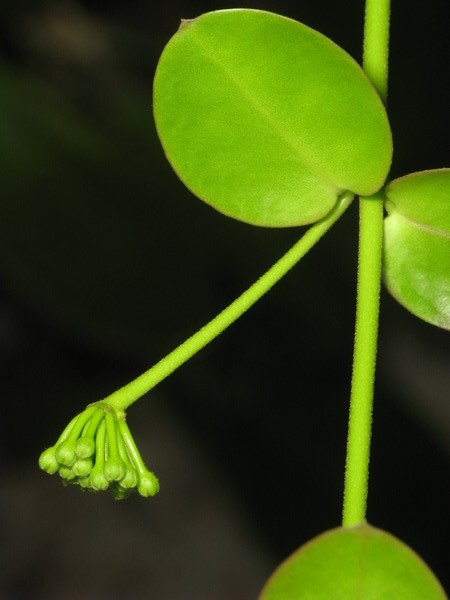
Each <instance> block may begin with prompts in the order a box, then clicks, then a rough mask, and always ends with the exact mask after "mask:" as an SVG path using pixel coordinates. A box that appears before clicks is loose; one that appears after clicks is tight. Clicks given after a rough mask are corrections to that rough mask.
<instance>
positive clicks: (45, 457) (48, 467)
mask: <svg viewBox="0 0 450 600" xmlns="http://www.w3.org/2000/svg"><path fill="white" fill-rule="evenodd" d="M39 466H40V468H41V469H42V470H43V471H45V472H46V473H48V474H49V475H53V474H54V473H56V472H57V470H58V469H59V463H58V461H57V460H56V456H55V448H53V447H52V448H47V450H44V452H43V453H42V454H41V456H40V457H39Z"/></svg>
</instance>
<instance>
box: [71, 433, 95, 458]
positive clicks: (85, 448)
mask: <svg viewBox="0 0 450 600" xmlns="http://www.w3.org/2000/svg"><path fill="white" fill-rule="evenodd" d="M75 452H76V453H77V456H78V458H89V457H90V456H93V455H94V453H95V442H94V440H93V439H92V438H90V437H81V438H79V439H78V440H77V443H76V444H75Z"/></svg>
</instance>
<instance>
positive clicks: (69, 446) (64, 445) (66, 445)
mask: <svg viewBox="0 0 450 600" xmlns="http://www.w3.org/2000/svg"><path fill="white" fill-rule="evenodd" d="M55 456H56V460H57V461H58V462H59V464H60V465H63V466H64V467H71V466H72V465H73V463H74V462H75V461H76V459H77V455H76V453H75V446H74V444H73V443H72V442H68V441H67V442H61V444H59V446H58V447H57V448H56V450H55Z"/></svg>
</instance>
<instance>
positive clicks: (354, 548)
mask: <svg viewBox="0 0 450 600" xmlns="http://www.w3.org/2000/svg"><path fill="white" fill-rule="evenodd" d="M380 598H386V599H388V598H389V599H391V598H392V599H393V600H394V599H395V600H424V599H425V598H426V599H427V600H445V598H446V595H445V592H444V590H443V589H442V587H441V585H440V583H439V581H438V580H437V579H436V577H435V576H434V574H433V573H432V572H431V571H430V569H429V568H428V566H427V565H426V564H425V563H424V562H423V561H422V559H421V558H420V557H419V556H418V555H417V554H416V553H415V552H414V551H413V550H411V548H409V547H408V546H406V545H405V544H403V542H401V541H400V540H398V539H396V538H395V537H393V536H392V535H390V534H389V533H386V532H385V531H382V530H380V529H376V528H374V527H371V526H369V525H361V526H359V527H354V528H343V527H341V528H338V529H333V530H331V531H327V532H325V533H323V534H322V535H319V536H318V537H316V538H314V539H313V540H311V541H310V542H308V543H307V544H305V545H304V546H302V547H301V548H299V550H297V551H296V552H295V553H294V554H292V556H290V557H289V558H288V559H287V560H286V561H285V562H284V563H282V564H281V565H280V566H279V567H278V569H277V570H276V571H275V573H274V574H273V575H272V577H271V578H270V579H269V581H268V582H267V584H266V586H265V587H264V589H263V591H262V592H261V595H260V596H259V600H330V599H332V600H379V599H380Z"/></svg>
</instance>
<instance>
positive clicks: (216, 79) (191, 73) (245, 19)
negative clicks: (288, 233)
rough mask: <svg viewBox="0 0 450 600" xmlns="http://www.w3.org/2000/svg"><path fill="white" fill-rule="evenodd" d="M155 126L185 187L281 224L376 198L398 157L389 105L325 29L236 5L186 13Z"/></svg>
mask: <svg viewBox="0 0 450 600" xmlns="http://www.w3.org/2000/svg"><path fill="white" fill-rule="evenodd" d="M154 114H155V122H156V127H157V130H158V133H159V136H160V139H161V142H162V145H163V148H164V150H165V152H166V155H167V157H168V159H169V161H170V162H171V164H172V166H173V168H174V170H175V171H176V172H177V174H178V176H179V177H180V179H181V180H182V181H183V182H184V183H185V185H186V186H187V187H188V188H189V189H190V190H191V191H192V192H193V193H194V194H196V195H197V196H198V197H199V198H201V199H202V200H204V201H205V202H207V203H208V204H210V205H212V206H213V207H214V208H216V209H217V210H219V211H221V212H223V213H225V214H226V215H229V216H231V217H234V218H236V219H240V220H242V221H246V222H248V223H252V224H255V225H265V226H271V227H284V226H291V225H301V224H307V223H311V222H314V221H317V220H319V219H320V218H322V217H323V216H325V215H326V214H327V213H328V212H329V211H330V210H331V208H332V207H333V206H334V204H335V202H336V200H337V198H338V196H339V195H340V194H341V193H343V192H344V191H351V192H354V193H355V194H361V195H370V194H372V193H374V192H375V191H377V190H378V189H379V188H380V187H381V186H382V184H383V182H384V180H385V178H386V175H387V172H388V169H389V165H390V162H391V154H392V143H391V132H390V128H389V123H388V120H387V116H386V113H385V110H384V107H383V104H382V102H381V100H380V98H379V96H378V95H377V93H376V92H375V90H374V88H373V87H372V85H371V83H370V82H369V80H368V78H367V77H366V75H365V73H364V72H363V71H362V69H361V68H360V67H359V66H358V65H357V63H356V62H355V61H354V60H353V59H352V58H351V57H350V56H349V55H348V54H346V53H345V52H344V51H343V50H342V49H341V48H339V47H338V46H336V45H335V44H334V43H333V42H332V41H330V40H329V39H328V38H326V37H324V36H323V35H321V34H320V33H318V32H316V31H314V30H312V29H310V28H309V27H306V26H305V25H302V24H301V23H298V22H297V21H293V20H291V19H288V18H286V17H282V16H280V15H276V14H273V13H269V12H265V11H259V10H249V9H237V10H223V11H217V12H210V13H206V14H204V15H201V16H200V17H198V18H197V19H194V20H192V21H183V22H182V24H181V27H180V29H179V30H178V32H177V33H176V34H175V35H174V36H173V38H172V39H171V40H170V41H169V43H168V45H167V46H166V48H165V49H164V51H163V53H162V55H161V58H160V61H159V64H158V68H157V71H156V75H155V81H154Z"/></svg>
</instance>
